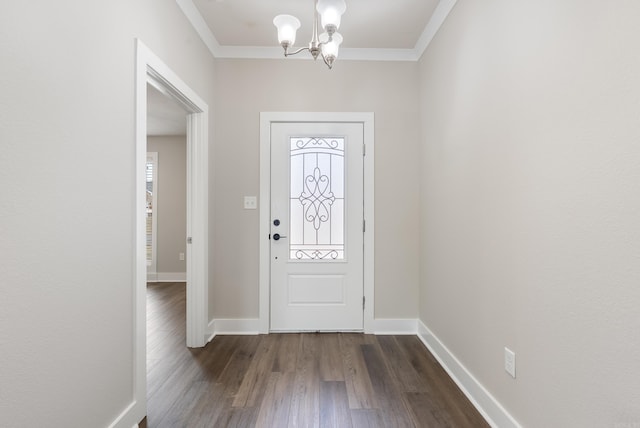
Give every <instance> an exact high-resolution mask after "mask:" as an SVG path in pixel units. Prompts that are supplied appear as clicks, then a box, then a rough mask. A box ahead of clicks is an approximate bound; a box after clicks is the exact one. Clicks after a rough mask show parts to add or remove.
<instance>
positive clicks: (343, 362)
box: [140, 283, 488, 428]
mask: <svg viewBox="0 0 640 428" xmlns="http://www.w3.org/2000/svg"><path fill="white" fill-rule="evenodd" d="M147 400H148V401H147V403H148V411H147V413H148V414H147V418H146V419H145V421H143V423H142V424H141V425H140V426H141V428H146V427H150V428H160V427H171V428H174V427H188V428H191V427H269V428H272V427H331V428H343V427H345V428H348V427H354V428H359V427H488V424H487V423H486V422H485V421H484V419H483V418H482V417H481V416H480V414H479V413H478V412H477V411H476V409H475V408H474V407H473V406H472V405H471V403H470V402H469V401H468V400H467V398H466V397H465V396H464V395H463V394H462V392H461V391H460V390H459V389H458V388H457V386H456V385H455V384H454V383H453V381H452V380H451V379H450V378H449V377H448V376H447V374H446V373H445V371H444V370H443V369H442V367H441V366H440V365H439V364H438V363H437V362H436V360H435V359H434V358H433V356H432V355H431V354H430V353H429V352H428V351H427V350H426V348H425V347H424V345H423V344H422V343H421V342H420V340H419V339H418V338H417V337H415V336H373V335H365V334H347V333H320V334H313V333H310V334H307V333H304V334H269V335H260V336H217V337H215V338H214V340H213V341H211V343H209V344H208V345H207V346H206V347H204V348H202V349H189V348H187V347H186V346H185V286H184V283H159V284H150V285H149V286H148V287H147Z"/></svg>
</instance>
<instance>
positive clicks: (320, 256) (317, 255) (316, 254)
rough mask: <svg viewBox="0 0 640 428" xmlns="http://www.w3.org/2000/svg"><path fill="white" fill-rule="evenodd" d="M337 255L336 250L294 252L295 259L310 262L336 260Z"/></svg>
mask: <svg viewBox="0 0 640 428" xmlns="http://www.w3.org/2000/svg"><path fill="white" fill-rule="evenodd" d="M338 256H339V253H338V252H337V251H336V250H308V251H305V250H298V251H296V258H297V259H298V260H303V259H311V260H327V259H332V260H336V259H337V258H338Z"/></svg>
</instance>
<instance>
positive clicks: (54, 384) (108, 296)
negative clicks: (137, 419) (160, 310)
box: [0, 0, 214, 427]
mask: <svg viewBox="0 0 640 428" xmlns="http://www.w3.org/2000/svg"><path fill="white" fill-rule="evenodd" d="M137 37H138V38H140V39H141V40H142V41H143V42H144V43H145V44H146V45H147V46H148V47H149V48H150V49H151V50H152V51H154V53H155V54H156V55H158V56H159V57H160V58H162V59H163V60H164V61H165V62H166V63H167V64H168V65H169V67H171V68H172V69H173V70H174V71H175V72H176V73H177V74H178V75H179V76H180V77H181V78H182V79H183V80H184V81H186V82H187V84H188V85H190V86H191V87H192V88H193V89H194V90H195V91H196V92H197V93H198V94H199V95H200V96H201V97H202V98H203V99H205V100H206V101H207V102H209V103H210V104H212V102H211V101H212V88H213V73H214V65H213V60H212V59H211V57H210V55H209V53H208V51H207V50H206V49H205V47H204V46H203V44H202V43H201V42H200V40H199V38H198V36H197V35H196V34H195V32H194V31H193V30H192V28H191V26H190V24H189V23H188V22H187V20H186V19H185V18H184V16H183V14H182V12H181V11H180V9H179V8H178V6H177V5H176V3H175V1H174V0H153V1H151V0H146V1H135V2H131V1H129V0H114V1H109V2H102V3H100V2H78V1H72V0H60V1H56V2H50V1H30V2H3V5H2V7H1V12H0V64H2V66H1V67H0V93H2V97H1V101H0V194H1V195H2V197H1V198H0V259H1V260H2V263H0V278H1V279H2V280H1V281H0V296H2V297H1V298H0V355H1V356H2V357H1V358H0V359H1V363H0V385H1V386H0V426H3V427H17V426H52V427H63V426H64V427H76V426H77V427H87V426H91V427H98V426H108V425H109V424H111V423H112V422H113V421H114V420H115V419H116V418H117V417H118V415H120V414H121V413H122V412H123V411H124V410H125V408H126V407H127V406H128V405H130V404H131V403H132V400H133V395H134V390H133V366H134V361H133V352H132V344H133V340H134V338H133V324H132V323H133V321H132V297H133V289H134V281H133V265H134V262H133V261H134V256H133V244H134V223H133V220H134V212H135V211H134V206H133V205H134V200H135V197H134V188H135V183H134V174H135V165H134V153H135V123H134V117H135V111H134V108H135V107H134V106H135V101H134V94H135V92H134V81H135V70H134V64H135V49H134V47H135V38H137ZM131 425H132V424H131ZM131 425H129V426H131Z"/></svg>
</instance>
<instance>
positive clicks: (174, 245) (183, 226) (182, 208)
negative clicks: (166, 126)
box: [147, 136, 187, 274]
mask: <svg viewBox="0 0 640 428" xmlns="http://www.w3.org/2000/svg"><path fill="white" fill-rule="evenodd" d="M147 151H149V152H158V181H157V186H158V187H157V188H156V189H157V190H156V191H157V192H158V193H157V195H158V208H157V211H156V215H157V216H158V217H157V220H156V221H157V222H158V223H157V228H158V229H157V239H158V241H157V251H158V252H157V258H158V259H157V266H156V272H158V273H160V274H161V273H182V272H186V271H187V265H186V261H185V260H180V259H179V253H184V254H185V257H186V251H187V244H186V239H187V139H186V137H185V136H155V137H147Z"/></svg>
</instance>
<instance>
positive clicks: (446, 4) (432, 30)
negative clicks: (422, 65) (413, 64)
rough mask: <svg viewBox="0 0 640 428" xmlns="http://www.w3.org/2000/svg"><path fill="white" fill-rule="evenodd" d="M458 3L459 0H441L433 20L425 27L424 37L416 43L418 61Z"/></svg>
mask: <svg viewBox="0 0 640 428" xmlns="http://www.w3.org/2000/svg"><path fill="white" fill-rule="evenodd" d="M457 2H458V0H440V2H438V6H436V9H435V10H434V11H433V15H431V19H430V20H429V22H427V26H426V27H424V31H423V32H422V35H421V36H420V38H419V39H418V41H417V42H416V46H415V48H414V51H415V53H416V60H419V59H420V58H421V57H422V54H424V52H425V51H426V50H427V48H428V47H429V45H430V44H431V41H432V40H433V38H434V37H435V36H436V33H437V32H438V30H439V29H440V27H442V24H444V21H445V19H447V16H449V12H451V10H452V9H453V7H454V6H455V5H456V3H457Z"/></svg>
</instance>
